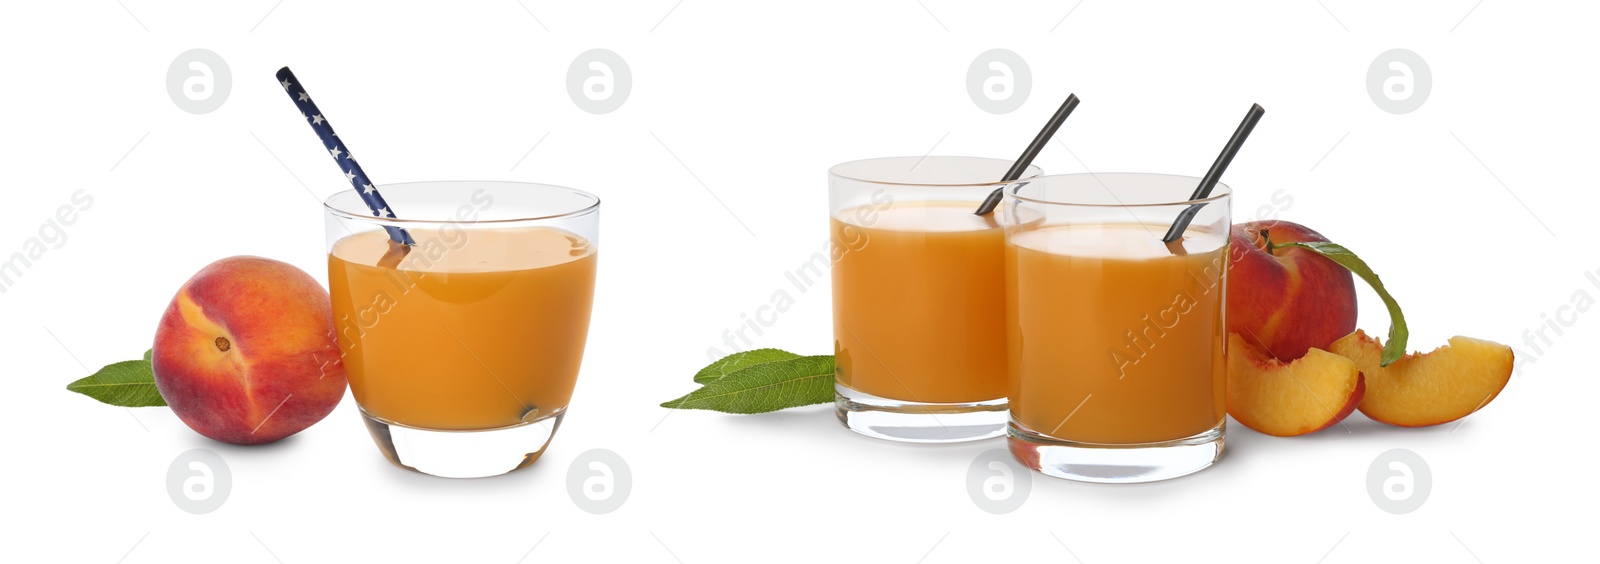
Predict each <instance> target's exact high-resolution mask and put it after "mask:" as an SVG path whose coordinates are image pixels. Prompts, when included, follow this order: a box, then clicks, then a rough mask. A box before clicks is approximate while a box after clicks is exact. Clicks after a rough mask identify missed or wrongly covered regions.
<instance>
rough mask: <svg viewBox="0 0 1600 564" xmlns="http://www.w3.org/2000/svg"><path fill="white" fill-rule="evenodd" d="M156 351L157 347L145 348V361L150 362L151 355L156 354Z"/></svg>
mask: <svg viewBox="0 0 1600 564" xmlns="http://www.w3.org/2000/svg"><path fill="white" fill-rule="evenodd" d="M155 352H156V350H155V349H145V351H144V361H145V362H150V357H151V356H153V355H154V354H155Z"/></svg>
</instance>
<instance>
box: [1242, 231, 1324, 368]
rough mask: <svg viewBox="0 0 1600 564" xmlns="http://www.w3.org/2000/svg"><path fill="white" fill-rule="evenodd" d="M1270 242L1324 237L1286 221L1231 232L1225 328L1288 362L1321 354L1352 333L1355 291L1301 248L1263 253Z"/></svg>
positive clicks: (1318, 256) (1322, 260) (1317, 256)
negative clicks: (1318, 351)
mask: <svg viewBox="0 0 1600 564" xmlns="http://www.w3.org/2000/svg"><path fill="white" fill-rule="evenodd" d="M1263 231H1265V232H1267V233H1268V236H1269V237H1270V238H1271V240H1272V241H1273V242H1275V243H1287V242H1312V241H1322V242H1325V241H1327V240H1328V239H1327V238H1325V237H1323V236H1322V234H1320V233H1317V232H1316V231H1312V230H1311V229H1310V228H1307V227H1306V226H1304V225H1300V224H1297V223H1292V222H1288V221H1256V222H1250V223H1243V224H1239V225H1235V226H1233V230H1232V233H1231V237H1232V239H1233V240H1232V243H1231V244H1230V245H1229V246H1230V250H1229V253H1230V254H1231V255H1232V257H1231V258H1230V260H1231V261H1232V262H1231V264H1229V268H1228V330H1229V331H1232V332H1234V333H1238V334H1239V336H1240V337H1241V338H1243V339H1244V340H1245V341H1247V342H1252V343H1255V344H1256V345H1259V346H1261V347H1262V348H1264V349H1266V351H1267V352H1268V353H1270V354H1271V355H1272V357H1273V358H1276V359H1278V360H1279V361H1282V362H1289V361H1292V360H1294V359H1297V358H1300V357H1302V356H1305V354H1306V351H1307V350H1310V349H1311V348H1313V347H1315V348H1319V349H1324V350H1326V349H1327V348H1328V347H1329V346H1330V345H1332V344H1333V342H1334V341H1336V340H1339V339H1340V338H1342V337H1344V336H1345V335H1349V334H1350V333H1351V332H1352V331H1355V329H1356V287H1355V280H1354V279H1353V278H1352V277H1351V276H1350V271H1349V270H1347V269H1345V267H1343V266H1340V265H1339V263H1336V262H1333V261H1332V260H1330V259H1328V258H1327V257H1324V256H1321V255H1318V254H1316V253H1315V252H1312V251H1308V250H1305V249H1296V248H1287V249H1285V248H1276V249H1273V250H1272V251H1271V252H1268V250H1267V246H1266V239H1267V238H1265V237H1262V236H1261V234H1262V232H1263Z"/></svg>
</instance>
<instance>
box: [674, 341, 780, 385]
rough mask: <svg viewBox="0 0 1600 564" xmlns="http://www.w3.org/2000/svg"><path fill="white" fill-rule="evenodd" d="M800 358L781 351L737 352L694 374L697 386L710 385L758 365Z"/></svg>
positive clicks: (757, 350)
mask: <svg viewBox="0 0 1600 564" xmlns="http://www.w3.org/2000/svg"><path fill="white" fill-rule="evenodd" d="M791 358H800V355H797V354H794V353H792V352H789V351H785V350H779V349H756V350H753V351H745V352H737V353H733V354H730V355H728V356H725V357H722V359H721V360H718V361H716V362H713V363H711V364H710V365H708V366H706V367H705V368H701V369H700V371H699V372H696V373H695V374H694V382H695V383H696V384H710V383H711V382H712V381H713V380H716V379H718V378H721V377H723V376H727V375H729V374H733V373H734V372H738V371H740V370H743V369H745V368H749V367H751V366H755V365H757V364H766V363H768V362H773V361H778V360H789V359H791Z"/></svg>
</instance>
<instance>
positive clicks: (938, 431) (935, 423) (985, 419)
mask: <svg viewBox="0 0 1600 564" xmlns="http://www.w3.org/2000/svg"><path fill="white" fill-rule="evenodd" d="M833 392H834V396H833V405H834V412H835V413H837V414H838V415H839V422H840V423H844V426H845V427H848V428H849V429H850V430H851V431H855V432H857V433H861V434H863V435H866V436H869V437H875V438H879V439H885V440H890V441H901V442H907V443H955V442H961V441H976V440H979V439H987V438H991V437H998V436H1000V435H1002V434H1004V433H1005V431H1006V421H1007V420H1008V419H1009V416H1008V414H1007V412H1006V398H1000V399H994V400H988V401H978V402H969V403H920V402H914V401H902V400H894V399H889V398H881V397H878V396H874V395H872V394H868V393H865V392H860V391H856V390H852V389H850V388H847V387H845V386H844V385H843V384H839V383H834V385H833Z"/></svg>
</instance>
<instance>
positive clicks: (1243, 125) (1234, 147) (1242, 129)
mask: <svg viewBox="0 0 1600 564" xmlns="http://www.w3.org/2000/svg"><path fill="white" fill-rule="evenodd" d="M1266 113H1267V110H1265V109H1263V108H1262V107H1261V104H1250V111H1249V112H1248V113H1246V114H1245V115H1244V121H1242V122H1239V128H1238V129H1235V130H1233V137H1229V138H1228V144H1227V146H1225V147H1223V148H1222V154H1220V155H1217V160H1216V162H1213V163H1211V170H1208V171H1206V175H1205V177H1203V178H1201V179H1200V185H1199V186H1197V187H1195V189H1194V194H1191V195H1190V196H1189V200H1190V201H1193V200H1203V199H1206V198H1208V197H1210V196H1211V190H1212V189H1213V188H1216V187H1217V181H1219V180H1222V171H1225V170H1228V164H1229V163H1232V162H1233V157H1234V155H1238V154H1239V148H1241V147H1243V146H1244V140H1245V138H1247V137H1249V136H1250V130H1252V129H1255V128H1256V122H1258V121H1261V116H1262V115H1265V114H1266ZM1202 207H1205V204H1204V203H1200V204H1191V205H1190V206H1189V207H1187V208H1184V210H1183V211H1182V212H1179V213H1178V218H1177V219H1176V220H1174V221H1173V222H1172V228H1170V229H1167V234H1166V235H1165V236H1163V237H1161V242H1163V243H1166V244H1167V246H1168V247H1172V246H1173V243H1175V242H1177V241H1178V239H1181V238H1183V231H1184V230H1185V229H1188V228H1189V222H1191V221H1194V215H1195V214H1197V213H1200V208H1202ZM1175 252H1176V251H1175Z"/></svg>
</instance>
